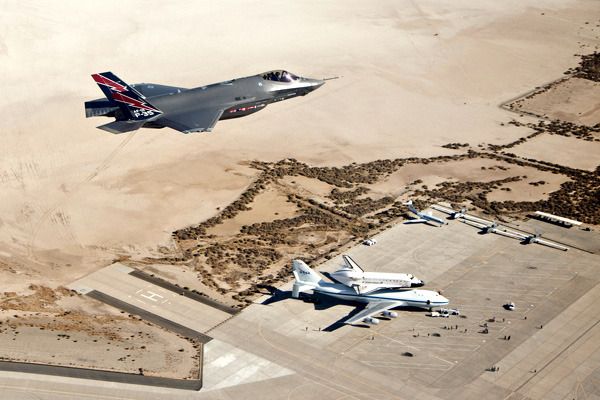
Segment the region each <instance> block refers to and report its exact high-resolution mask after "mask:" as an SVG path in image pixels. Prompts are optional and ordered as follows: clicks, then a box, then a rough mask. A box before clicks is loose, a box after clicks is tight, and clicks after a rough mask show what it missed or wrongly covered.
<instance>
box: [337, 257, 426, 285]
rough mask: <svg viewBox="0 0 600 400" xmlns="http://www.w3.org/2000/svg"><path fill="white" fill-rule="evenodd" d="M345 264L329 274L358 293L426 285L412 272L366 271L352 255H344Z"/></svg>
mask: <svg viewBox="0 0 600 400" xmlns="http://www.w3.org/2000/svg"><path fill="white" fill-rule="evenodd" d="M342 258H343V259H344V266H343V267H342V268H340V269H338V270H337V271H335V272H333V273H331V274H329V276H330V277H331V278H332V279H334V280H335V281H337V282H339V283H341V284H344V285H346V286H348V287H351V288H353V289H354V290H355V291H356V293H359V294H361V293H362V294H366V293H371V292H373V291H375V290H378V289H386V288H394V289H400V288H411V287H420V286H423V285H425V282H423V281H422V280H420V279H417V278H415V276H414V275H412V274H401V273H393V272H365V271H364V270H363V269H362V268H361V267H360V266H359V265H358V264H357V263H356V261H354V260H353V259H352V258H350V256H346V255H343V256H342Z"/></svg>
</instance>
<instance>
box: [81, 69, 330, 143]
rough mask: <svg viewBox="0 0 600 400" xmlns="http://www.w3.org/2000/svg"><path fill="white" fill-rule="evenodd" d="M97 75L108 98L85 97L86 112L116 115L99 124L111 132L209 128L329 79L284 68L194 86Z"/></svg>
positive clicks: (86, 113)
mask: <svg viewBox="0 0 600 400" xmlns="http://www.w3.org/2000/svg"><path fill="white" fill-rule="evenodd" d="M92 78H93V79H94V81H96V83H97V84H98V86H99V87H100V89H101V90H102V92H104V95H105V96H106V98H102V99H98V100H92V101H86V102H85V115H86V117H88V118H89V117H97V116H106V117H114V118H115V119H116V120H115V121H113V122H111V123H108V124H106V125H101V126H99V127H98V128H100V129H103V130H105V131H108V132H111V133H124V132H131V131H134V130H137V129H139V128H142V127H144V128H164V127H169V128H172V129H175V130H177V131H180V132H183V133H192V132H210V131H211V130H212V128H213V127H214V126H215V124H216V123H217V121H219V120H221V119H230V118H238V117H243V116H246V115H248V114H252V113H255V112H257V111H260V110H262V109H263V108H265V107H266V106H267V105H268V104H270V103H275V102H277V101H281V100H287V99H290V98H292V97H296V96H304V95H306V94H308V93H310V92H312V91H313V90H315V89H317V88H319V87H321V86H322V85H323V84H324V83H325V81H324V80H319V79H310V78H302V77H299V76H296V75H294V74H292V73H290V72H287V71H283V70H280V71H270V72H265V73H263V74H259V75H254V76H249V77H246V78H239V79H232V80H230V81H226V82H220V83H215V84H212V85H207V86H201V87H197V88H194V89H185V88H181V87H173V86H165V85H157V84H153V83H138V84H135V85H128V84H127V83H125V82H123V81H122V80H121V79H119V78H118V77H117V76H116V75H115V74H113V73H112V72H102V73H100V74H93V75H92Z"/></svg>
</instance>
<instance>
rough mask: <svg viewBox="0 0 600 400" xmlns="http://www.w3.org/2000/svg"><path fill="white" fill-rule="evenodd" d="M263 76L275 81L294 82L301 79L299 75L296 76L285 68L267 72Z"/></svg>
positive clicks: (265, 78)
mask: <svg viewBox="0 0 600 400" xmlns="http://www.w3.org/2000/svg"><path fill="white" fill-rule="evenodd" d="M262 78H263V79H264V80H267V81H274V82H293V81H297V80H298V79H300V77H299V76H296V75H294V74H292V73H291V72H288V71H285V70H274V71H269V72H265V73H264V74H263V75H262Z"/></svg>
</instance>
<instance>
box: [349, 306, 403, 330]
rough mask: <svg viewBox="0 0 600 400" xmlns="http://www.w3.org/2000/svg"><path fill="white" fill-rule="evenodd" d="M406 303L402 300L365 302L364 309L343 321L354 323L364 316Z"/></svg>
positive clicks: (361, 319) (367, 316)
mask: <svg viewBox="0 0 600 400" xmlns="http://www.w3.org/2000/svg"><path fill="white" fill-rule="evenodd" d="M405 305H406V303H404V302H403V301H377V302H372V303H369V304H367V306H366V307H365V309H364V310H362V311H361V312H359V313H357V314H355V315H353V316H352V317H351V318H348V319H347V320H346V321H344V323H345V324H349V325H352V324H355V323H357V322H362V321H363V320H364V319H365V318H369V317H371V316H373V315H375V314H379V313H381V312H384V311H386V310H389V309H391V308H395V307H400V306H405Z"/></svg>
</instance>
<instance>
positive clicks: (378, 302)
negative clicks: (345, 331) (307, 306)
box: [292, 260, 449, 325]
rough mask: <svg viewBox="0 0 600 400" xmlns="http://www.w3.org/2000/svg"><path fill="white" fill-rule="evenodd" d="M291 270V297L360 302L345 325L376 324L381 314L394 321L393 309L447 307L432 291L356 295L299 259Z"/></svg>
mask: <svg viewBox="0 0 600 400" xmlns="http://www.w3.org/2000/svg"><path fill="white" fill-rule="evenodd" d="M292 267H293V271H294V277H295V278H296V281H295V282H294V286H293V289H292V297H294V298H299V297H300V293H301V292H306V291H308V290H312V291H313V293H314V294H321V295H324V296H328V297H331V298H334V299H339V300H343V301H350V302H353V303H359V304H362V305H363V306H364V309H362V310H361V311H359V312H357V313H356V314H354V315H352V316H351V317H349V318H348V319H346V320H345V321H344V323H345V324H350V325H351V324H356V323H360V322H363V323H366V324H369V325H377V324H378V323H379V319H377V318H376V317H374V315H377V314H381V315H382V316H383V317H386V318H396V317H397V316H398V314H397V313H396V312H394V311H391V310H392V309H393V308H396V307H418V308H425V309H429V310H431V309H432V308H433V307H440V306H444V305H446V304H448V302H449V301H448V299H447V298H445V297H444V296H442V295H441V294H439V293H437V292H433V291H431V290H420V289H411V290H396V289H380V290H376V291H374V292H371V293H368V294H359V293H356V291H355V290H354V289H351V288H349V287H348V286H346V285H343V284H341V283H332V282H326V281H324V280H323V279H322V278H321V276H320V275H319V274H318V273H316V272H315V271H313V270H312V269H310V268H309V267H308V265H306V264H305V263H304V262H303V261H301V260H293V261H292Z"/></svg>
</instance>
